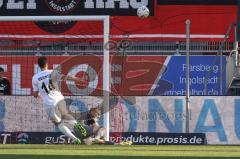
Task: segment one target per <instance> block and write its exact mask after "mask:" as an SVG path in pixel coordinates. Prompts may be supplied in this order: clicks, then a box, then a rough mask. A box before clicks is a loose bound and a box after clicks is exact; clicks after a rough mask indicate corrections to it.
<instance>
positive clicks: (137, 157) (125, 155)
mask: <svg viewBox="0 0 240 159" xmlns="http://www.w3.org/2000/svg"><path fill="white" fill-rule="evenodd" d="M81 158H86V159H184V158H186V159H192V158H193V159H198V158H204V159H210V158H236V159H237V158H240V146H136V145H133V146H106V145H94V146H93V145H92V146H85V145H80V146H77V145H0V159H81Z"/></svg>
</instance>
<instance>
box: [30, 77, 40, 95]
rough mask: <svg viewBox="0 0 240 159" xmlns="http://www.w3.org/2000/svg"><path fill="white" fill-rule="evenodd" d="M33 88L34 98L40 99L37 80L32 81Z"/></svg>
mask: <svg viewBox="0 0 240 159" xmlns="http://www.w3.org/2000/svg"><path fill="white" fill-rule="evenodd" d="M32 87H33V97H35V98H38V97H39V90H38V86H37V82H36V81H35V79H34V78H33V79H32Z"/></svg>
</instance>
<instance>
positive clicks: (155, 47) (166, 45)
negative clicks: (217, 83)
mask: <svg viewBox="0 0 240 159" xmlns="http://www.w3.org/2000/svg"><path fill="white" fill-rule="evenodd" d="M220 43H221V42H216V41H206V42H191V43H190V50H191V54H192V55H205V54H211V55H214V54H217V53H218V51H219V47H220V45H221V44H220ZM1 45H3V43H2V44H1V42H0V55H4V56H7V55H35V54H42V55H53V54H54V55H65V54H69V55H76V54H77V55H79V54H85V53H86V54H87V53H94V54H102V53H103V45H102V43H100V42H95V43H92V42H84V43H66V42H51V43H42V44H41V43H40V44H38V45H37V46H31V45H29V46H27V45H26V46H20V45H19V46H20V47H18V45H15V47H1ZM5 45H6V42H5V43H4V46H5ZM222 50H223V53H225V54H227V53H229V52H230V51H231V50H233V42H224V45H223V49H222ZM117 51H119V52H123V51H124V53H126V54H129V55H173V54H183V55H184V54H185V52H186V44H185V42H180V41H168V42H166V41H165V42H132V44H131V46H130V47H128V48H126V49H119V48H117V49H115V50H113V51H112V52H117Z"/></svg>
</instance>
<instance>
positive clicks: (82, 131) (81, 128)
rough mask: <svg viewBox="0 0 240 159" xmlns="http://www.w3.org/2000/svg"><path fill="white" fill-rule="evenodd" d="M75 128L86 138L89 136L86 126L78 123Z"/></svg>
mask: <svg viewBox="0 0 240 159" xmlns="http://www.w3.org/2000/svg"><path fill="white" fill-rule="evenodd" d="M74 128H75V129H76V130H77V131H79V132H80V133H81V134H82V135H83V136H84V137H86V136H87V130H86V129H85V128H84V126H83V125H82V124H81V123H79V122H77V123H76V124H75V125H74Z"/></svg>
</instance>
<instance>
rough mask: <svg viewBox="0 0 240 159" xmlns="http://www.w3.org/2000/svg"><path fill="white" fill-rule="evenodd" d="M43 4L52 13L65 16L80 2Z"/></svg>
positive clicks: (58, 0) (68, 0)
mask: <svg viewBox="0 0 240 159" xmlns="http://www.w3.org/2000/svg"><path fill="white" fill-rule="evenodd" d="M45 2H46V4H47V6H48V7H49V8H50V9H51V11H53V12H54V13H58V14H67V13H70V12H72V11H74V9H75V8H76V7H77V6H78V5H79V2H80V0H45Z"/></svg>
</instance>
